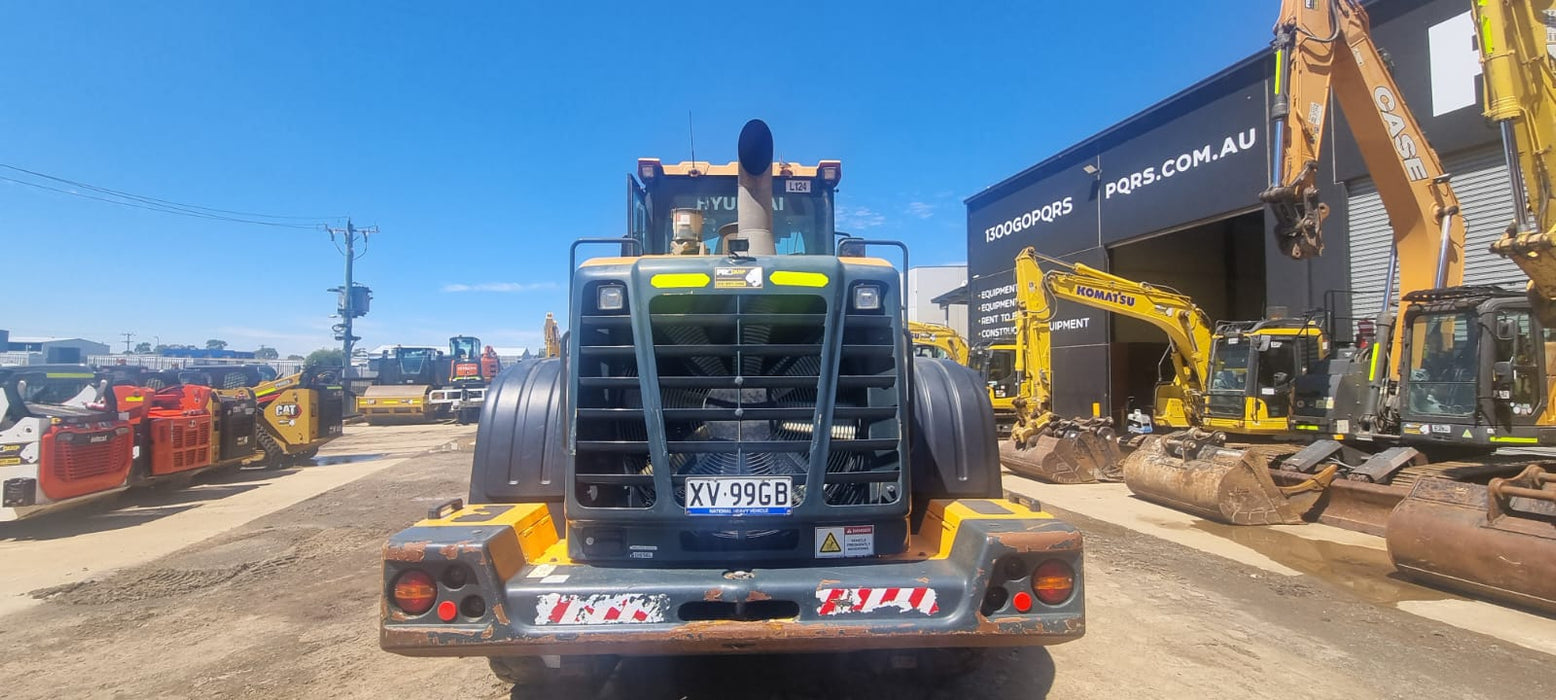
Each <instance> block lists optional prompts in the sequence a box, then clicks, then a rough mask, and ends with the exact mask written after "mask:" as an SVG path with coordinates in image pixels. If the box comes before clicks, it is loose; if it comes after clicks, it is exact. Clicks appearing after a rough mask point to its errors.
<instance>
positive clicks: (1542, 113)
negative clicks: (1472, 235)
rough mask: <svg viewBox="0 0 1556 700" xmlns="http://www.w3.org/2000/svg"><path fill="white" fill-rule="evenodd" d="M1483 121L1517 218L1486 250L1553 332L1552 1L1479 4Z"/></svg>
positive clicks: (1555, 82) (1555, 85) (1555, 15)
mask: <svg viewBox="0 0 1556 700" xmlns="http://www.w3.org/2000/svg"><path fill="white" fill-rule="evenodd" d="M1474 9H1475V19H1476V22H1475V23H1476V25H1477V26H1478V27H1479V28H1480V32H1479V33H1480V36H1479V40H1480V41H1479V43H1480V57H1481V59H1480V60H1481V66H1482V69H1483V70H1482V73H1483V74H1484V75H1485V84H1486V117H1487V118H1489V119H1491V120H1492V121H1495V122H1496V123H1497V126H1498V127H1499V128H1500V129H1501V132H1502V147H1503V150H1504V151H1505V152H1506V155H1507V166H1508V168H1507V169H1508V177H1509V178H1510V180H1511V182H1510V183H1509V188H1510V189H1511V191H1512V193H1513V204H1514V211H1515V216H1517V217H1518V218H1517V219H1515V220H1514V221H1513V222H1512V223H1510V224H1509V225H1508V230H1507V233H1506V234H1505V235H1504V236H1503V237H1502V238H1501V239H1499V240H1498V241H1497V242H1495V243H1493V244H1492V245H1491V250H1492V251H1493V252H1495V253H1497V254H1499V255H1503V256H1506V257H1507V258H1509V259H1511V260H1512V261H1513V262H1514V263H1516V264H1517V265H1518V267H1519V268H1521V269H1522V270H1523V271H1524V274H1526V275H1528V276H1529V297H1530V300H1531V301H1532V302H1533V303H1534V308H1535V309H1536V310H1537V311H1539V312H1540V316H1541V319H1542V320H1543V321H1544V322H1545V324H1546V325H1547V326H1548V327H1549V326H1551V325H1556V308H1553V307H1556V304H1553V301H1556V257H1553V255H1556V182H1553V177H1556V150H1553V147H1556V1H1553V0H1518V1H1513V0H1477V1H1476V2H1475V4H1474Z"/></svg>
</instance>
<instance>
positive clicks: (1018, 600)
mask: <svg viewBox="0 0 1556 700" xmlns="http://www.w3.org/2000/svg"><path fill="white" fill-rule="evenodd" d="M1010 604H1011V605H1014V606H1016V611H1017V612H1026V611H1028V610H1031V609H1032V594H1031V593H1028V592H1026V591H1021V592H1019V593H1017V594H1016V595H1014V596H1012V597H1011V599H1010Z"/></svg>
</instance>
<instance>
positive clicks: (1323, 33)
mask: <svg viewBox="0 0 1556 700" xmlns="http://www.w3.org/2000/svg"><path fill="white" fill-rule="evenodd" d="M1272 46H1273V48H1274V51H1275V78H1274V81H1273V92H1274V94H1273V95H1272V98H1271V103H1270V104H1271V107H1270V131H1271V141H1272V143H1273V144H1274V146H1273V148H1274V152H1273V154H1272V155H1273V157H1272V159H1271V163H1272V166H1271V172H1270V183H1269V188H1268V189H1266V190H1265V191H1264V192H1263V193H1262V194H1261V195H1260V199H1261V200H1263V201H1264V202H1265V203H1266V204H1268V205H1269V206H1270V208H1271V210H1272V212H1273V213H1274V216H1275V219H1276V225H1275V241H1276V245H1278V246H1279V247H1280V250H1281V252H1283V253H1285V254H1286V255H1288V256H1290V257H1292V258H1297V259H1302V258H1307V257H1311V256H1316V255H1319V254H1321V253H1322V252H1323V249H1324V241H1323V233H1322V222H1323V218H1324V216H1325V215H1326V214H1327V213H1328V208H1327V207H1326V206H1325V205H1324V204H1322V203H1321V202H1319V201H1318V177H1317V176H1318V156H1319V153H1320V152H1321V150H1322V148H1323V140H1324V139H1323V137H1324V128H1323V127H1324V119H1325V117H1326V115H1327V114H1328V111H1329V110H1328V104H1329V95H1330V94H1331V93H1333V94H1334V96H1335V99H1336V100H1337V101H1338V102H1339V104H1340V108H1341V109H1342V110H1344V112H1345V117H1346V123H1347V124H1348V125H1349V126H1350V129H1351V134H1352V135H1353V136H1354V137H1355V139H1356V143H1357V146H1358V147H1359V149H1360V151H1361V155H1362V160H1363V161H1364V162H1365V163H1366V165H1367V171H1368V172H1369V173H1370V174H1371V175H1372V179H1373V182H1374V183H1375V184H1376V185H1377V188H1378V194H1379V196H1380V197H1381V199H1382V200H1383V207H1384V209H1385V210H1387V211H1388V216H1389V222H1390V224H1391V225H1392V226H1393V229H1394V247H1395V255H1396V260H1397V261H1398V267H1399V289H1400V290H1402V292H1408V291H1412V290H1417V289H1431V288H1440V287H1451V286H1457V285H1459V284H1461V283H1463V281H1464V220H1463V217H1462V216H1460V214H1459V200H1458V198H1457V197H1456V196H1455V195H1454V193H1453V187H1452V186H1451V185H1449V184H1448V174H1447V173H1445V172H1444V171H1443V166H1442V162H1441V161H1440V160H1439V159H1438V157H1437V152H1436V151H1434V150H1432V148H1431V146H1430V145H1429V144H1428V143H1427V141H1426V136H1425V134H1424V133H1423V132H1422V130H1421V125H1420V124H1419V123H1417V122H1416V119H1415V116H1414V115H1413V114H1412V113H1411V112H1410V109H1409V108H1408V107H1407V106H1406V105H1405V101H1404V98H1403V97H1402V96H1401V93H1400V91H1399V86H1398V85H1397V84H1395V82H1394V78H1393V76H1392V75H1391V74H1390V72H1389V68H1388V66H1387V65H1386V63H1385V61H1384V58H1383V55H1382V52H1381V51H1379V49H1378V47H1377V45H1376V44H1374V43H1373V41H1372V34H1371V30H1370V28H1369V25H1368V20H1367V13H1366V11H1365V10H1363V9H1362V6H1361V2H1359V0H1284V1H1283V2H1282V3H1281V11H1280V17H1279V19H1278V20H1277V21H1276V24H1275V40H1274V42H1273V43H1272ZM1392 286H1393V285H1392V284H1390V287H1392ZM1392 292H1393V290H1392V289H1390V290H1388V291H1386V292H1385V297H1386V298H1389V297H1390V295H1392ZM1393 298H1394V300H1395V301H1396V302H1397V301H1398V297H1397V296H1394V297H1393ZM1400 332H1401V331H1400V329H1399V327H1398V326H1397V325H1396V326H1395V333H1396V335H1395V338H1394V340H1395V341H1396V342H1394V343H1393V344H1392V345H1391V348H1392V355H1391V357H1390V358H1389V360H1390V363H1389V367H1390V368H1391V370H1390V371H1391V372H1397V371H1398V369H1397V368H1398V366H1399V362H1398V360H1399V357H1398V354H1397V353H1398V348H1399V347H1400V343H1399V342H1397V341H1398V339H1399V338H1398V333H1400Z"/></svg>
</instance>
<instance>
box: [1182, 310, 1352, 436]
mask: <svg viewBox="0 0 1556 700" xmlns="http://www.w3.org/2000/svg"><path fill="white" fill-rule="evenodd" d="M1327 355H1328V342H1327V341H1326V339H1325V336H1324V334H1323V332H1322V331H1321V330H1320V328H1319V327H1318V326H1317V325H1316V324H1313V323H1310V322H1308V321H1306V320H1290V321H1288V320H1284V319H1282V320H1272V321H1261V322H1257V323H1223V324H1221V325H1220V326H1219V327H1218V328H1217V329H1216V334H1215V339H1214V341H1213V343H1212V345H1211V353H1210V372H1209V374H1208V376H1207V381H1208V383H1209V386H1208V387H1207V389H1206V391H1205V403H1204V407H1203V410H1204V415H1205V417H1206V422H1207V424H1208V427H1211V428H1215V429H1223V430H1231V431H1235V432H1243V433H1259V432H1285V431H1286V429H1287V423H1286V420H1287V418H1288V417H1289V416H1290V415H1291V412H1292V399H1293V388H1294V385H1295V382H1296V380H1297V378H1298V377H1301V376H1302V375H1304V374H1306V373H1307V371H1308V369H1309V368H1310V367H1311V366H1312V365H1313V364H1314V363H1315V362H1317V361H1319V360H1322V359H1323V358H1324V357H1325V356H1327Z"/></svg>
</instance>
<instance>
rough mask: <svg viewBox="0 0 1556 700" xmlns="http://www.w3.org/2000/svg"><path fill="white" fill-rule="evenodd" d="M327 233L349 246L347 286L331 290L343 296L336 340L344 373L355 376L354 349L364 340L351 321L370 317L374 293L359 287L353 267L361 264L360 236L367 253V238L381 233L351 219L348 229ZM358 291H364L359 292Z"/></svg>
mask: <svg viewBox="0 0 1556 700" xmlns="http://www.w3.org/2000/svg"><path fill="white" fill-rule="evenodd" d="M325 230H326V231H329V234H330V240H331V241H335V240H336V236H339V237H340V240H341V241H344V243H345V250H342V251H341V252H342V253H343V254H345V256H346V286H344V287H336V288H334V289H331V290H329V291H332V292H336V293H337V294H339V297H340V303H339V315H340V319H341V321H340V323H337V324H335V326H334V331H335V339H336V340H339V341H341V350H342V352H343V353H344V357H343V358H342V367H341V373H342V376H343V377H349V376H350V375H351V371H350V370H351V346H352V345H353V344H355V343H356V342H357V341H358V340H361V338H359V337H357V336H355V335H352V334H351V325H352V323H351V322H352V320H353V319H355V318H357V317H358V316H363V315H366V314H367V305H368V300H370V299H372V294H371V291H370V290H369V289H368V288H367V287H359V286H358V285H357V284H356V282H355V280H353V279H352V274H351V273H352V265H353V263H355V262H356V261H357V248H356V245H357V238H358V236H360V237H361V240H362V245H363V252H364V253H365V252H367V251H366V246H367V238H368V236H371V235H373V234H376V233H378V227H377V226H369V227H367V228H357V227H356V226H355V225H353V224H352V223H351V219H346V227H345V228H334V227H330V226H326V227H325ZM358 289H360V290H361V291H358Z"/></svg>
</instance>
